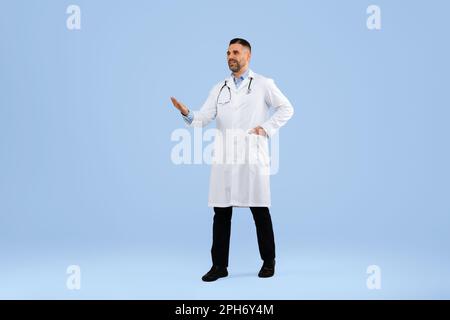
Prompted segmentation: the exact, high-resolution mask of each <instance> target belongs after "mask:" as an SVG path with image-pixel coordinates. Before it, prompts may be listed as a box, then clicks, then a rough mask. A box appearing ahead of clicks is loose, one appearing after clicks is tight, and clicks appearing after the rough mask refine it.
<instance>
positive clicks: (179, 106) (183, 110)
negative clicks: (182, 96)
mask: <svg viewBox="0 0 450 320" xmlns="http://www.w3.org/2000/svg"><path fill="white" fill-rule="evenodd" d="M170 100H172V103H173V105H174V106H175V108H177V109H178V110H180V112H181V113H182V114H183V115H184V116H187V115H188V113H189V109H188V108H187V107H186V106H185V105H184V104H183V103H181V102H180V101H178V100H177V99H175V98H174V97H170Z"/></svg>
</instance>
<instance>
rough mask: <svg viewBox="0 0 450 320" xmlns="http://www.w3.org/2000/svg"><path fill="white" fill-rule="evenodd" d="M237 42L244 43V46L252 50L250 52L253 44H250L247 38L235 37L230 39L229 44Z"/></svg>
mask: <svg viewBox="0 0 450 320" xmlns="http://www.w3.org/2000/svg"><path fill="white" fill-rule="evenodd" d="M235 43H239V44H240V45H243V46H244V47H247V48H248V50H250V52H251V51H252V46H251V45H250V42H248V41H247V40H245V39H242V38H234V39H232V40H231V41H230V44H229V45H232V44H235Z"/></svg>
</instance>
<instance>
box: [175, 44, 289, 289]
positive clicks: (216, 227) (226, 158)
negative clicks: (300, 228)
mask: <svg viewBox="0 0 450 320" xmlns="http://www.w3.org/2000/svg"><path fill="white" fill-rule="evenodd" d="M250 58H251V45H250V43H249V42H248V41H247V40H245V39H241V38H235V39H233V40H231V41H230V43H229V47H228V51H227V59H228V66H229V68H230V70H231V71H232V74H231V75H230V76H229V77H227V78H226V79H224V80H223V81H220V82H219V83H217V84H216V85H215V86H214V87H213V88H212V89H211V91H210V92H209V96H208V98H207V100H206V101H205V103H204V104H203V106H202V107H201V108H200V110H198V111H191V110H189V108H188V107H186V105H184V104H183V103H181V102H179V101H178V100H177V99H175V98H173V97H172V98H171V100H172V103H173V105H174V106H175V107H176V108H177V109H178V110H179V111H180V112H181V114H182V116H183V118H184V120H185V122H186V124H187V125H188V126H201V127H203V126H206V125H207V124H209V123H210V122H211V121H212V120H216V126H217V131H216V136H215V141H214V154H213V161H212V164H211V176H210V187H209V197H208V206H210V207H213V208H214V212H215V215H214V222H213V244H212V248H211V256H212V262H213V265H212V267H211V269H210V270H209V271H208V272H207V273H206V274H205V275H204V276H203V277H202V279H203V281H215V280H217V279H218V278H221V277H226V276H227V275H228V270H227V267H228V255H229V244H230V233H231V216H232V208H233V207H249V208H250V209H251V212H252V214H253V218H254V221H255V225H256V232H257V237H258V247H259V251H260V256H261V259H262V260H263V261H264V262H263V265H262V267H261V269H260V271H259V273H258V276H259V277H261V278H268V277H271V276H273V275H274V272H275V241H274V234H273V226H272V221H271V217H270V212H269V207H270V205H271V202H270V157H269V148H268V139H270V137H271V136H273V135H274V134H276V133H277V131H278V129H279V128H280V127H282V126H283V125H284V124H285V123H286V122H287V121H288V120H289V119H290V118H291V117H292V115H293V113H294V109H293V107H292V105H291V103H290V102H289V100H288V99H287V98H286V97H285V96H284V95H283V93H282V92H281V91H280V89H278V87H277V86H276V85H275V83H274V81H273V80H272V79H269V78H266V77H264V76H262V75H259V74H257V73H254V72H253V71H252V70H250V68H249V62H250ZM271 108H273V111H274V112H273V114H271V115H270V109H271Z"/></svg>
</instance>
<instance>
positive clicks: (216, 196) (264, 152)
mask: <svg viewBox="0 0 450 320" xmlns="http://www.w3.org/2000/svg"><path fill="white" fill-rule="evenodd" d="M250 78H253V80H252V83H251V92H250V93H248V84H249V81H250ZM225 80H226V81H227V85H228V87H229V88H230V91H231V99H230V93H229V91H228V88H227V87H224V88H223V89H222V91H221V93H220V96H218V95H219V91H220V89H221V87H222V86H223V85H224V83H225ZM225 80H223V81H221V82H219V83H218V84H216V85H215V86H214V87H213V88H212V89H211V91H210V93H209V96H208V98H207V100H206V101H205V103H204V104H203V106H202V107H201V108H200V110H198V111H193V116H194V118H193V121H192V123H191V124H190V125H188V126H201V127H203V126H206V125H207V124H208V123H210V122H211V121H212V120H214V119H215V120H216V126H217V132H216V136H215V141H214V160H213V162H212V164H211V175H210V185H209V197H208V206H209V207H229V206H234V207H270V205H271V201H270V200H271V197H270V174H269V173H270V158H269V148H268V139H269V138H270V137H271V136H273V135H274V134H275V133H276V132H277V131H278V129H279V128H280V127H281V126H283V125H284V124H285V123H286V122H287V121H288V120H289V119H290V118H291V117H292V115H293V113H294V109H293V107H292V105H291V103H290V102H289V100H288V99H287V98H286V97H285V96H284V95H283V93H282V92H281V91H280V90H279V89H278V87H277V86H276V85H275V83H274V81H273V80H272V79H269V78H266V77H263V76H261V75H259V74H256V73H254V72H253V71H252V70H249V75H248V77H247V78H246V79H245V80H244V81H243V82H242V83H241V84H240V86H239V88H238V89H236V85H235V84H234V81H233V77H232V76H230V77H228V78H227V79H225ZM271 107H272V108H275V110H274V111H275V112H274V113H273V114H272V115H271V116H270V115H269V114H270V113H269V109H270V108H271ZM257 126H261V127H263V128H264V129H265V131H266V133H267V136H261V135H256V134H250V133H248V131H249V130H251V129H253V128H254V127H257Z"/></svg>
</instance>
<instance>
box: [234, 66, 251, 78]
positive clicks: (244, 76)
mask: <svg viewBox="0 0 450 320" xmlns="http://www.w3.org/2000/svg"><path fill="white" fill-rule="evenodd" d="M249 73H250V68H247V71H245V72H244V73H243V74H241V76H240V77H239V78H236V77H235V76H234V75H233V73H231V77H232V78H233V80H234V81H237V80H241V81H242V80H245V79H246V78H247V77H248V74H249Z"/></svg>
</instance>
